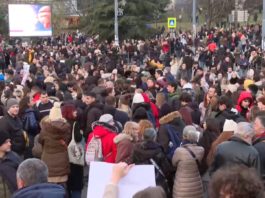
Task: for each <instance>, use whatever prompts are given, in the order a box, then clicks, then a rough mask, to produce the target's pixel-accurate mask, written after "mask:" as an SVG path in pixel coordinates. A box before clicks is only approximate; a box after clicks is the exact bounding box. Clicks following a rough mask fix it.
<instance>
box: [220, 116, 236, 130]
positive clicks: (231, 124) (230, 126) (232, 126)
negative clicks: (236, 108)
mask: <svg viewBox="0 0 265 198" xmlns="http://www.w3.org/2000/svg"><path fill="white" fill-rule="evenodd" d="M236 129H237V123H236V122H235V121H233V120H228V119H226V120H225V123H224V127H223V132H225V131H233V132H234V131H235V130H236Z"/></svg>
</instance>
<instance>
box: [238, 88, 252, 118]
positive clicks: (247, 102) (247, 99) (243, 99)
mask: <svg viewBox="0 0 265 198" xmlns="http://www.w3.org/2000/svg"><path fill="white" fill-rule="evenodd" d="M252 105H253V97H252V95H251V93H250V92H248V91H243V92H241V94H240V96H239V98H238V100H237V105H236V109H237V111H238V113H239V114H240V115H241V116H243V117H244V118H247V114H248V112H249V109H250V108H251V107H252Z"/></svg>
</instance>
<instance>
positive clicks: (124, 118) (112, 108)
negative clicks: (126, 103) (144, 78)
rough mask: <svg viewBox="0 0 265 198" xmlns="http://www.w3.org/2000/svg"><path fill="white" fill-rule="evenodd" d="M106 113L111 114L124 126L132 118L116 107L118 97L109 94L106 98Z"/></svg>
mask: <svg viewBox="0 0 265 198" xmlns="http://www.w3.org/2000/svg"><path fill="white" fill-rule="evenodd" d="M104 114H111V115H112V116H113V118H114V120H115V121H117V122H119V123H120V124H121V125H122V126H124V125H125V123H126V122H128V121H129V120H130V118H129V115H128V114H127V113H125V112H124V111H120V110H118V109H117V108H116V98H115V97H114V96H107V97H106V98H105V106H104Z"/></svg>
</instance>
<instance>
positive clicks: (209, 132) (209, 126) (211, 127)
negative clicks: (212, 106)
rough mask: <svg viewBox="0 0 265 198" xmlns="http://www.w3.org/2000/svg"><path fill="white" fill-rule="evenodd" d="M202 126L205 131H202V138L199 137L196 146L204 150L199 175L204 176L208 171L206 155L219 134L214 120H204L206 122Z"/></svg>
mask: <svg viewBox="0 0 265 198" xmlns="http://www.w3.org/2000/svg"><path fill="white" fill-rule="evenodd" d="M203 125H204V126H203V127H204V129H205V130H204V131H203V133H202V136H201V137H200V140H199V142H198V145H199V146H202V147H203V148H204V155H203V158H202V161H201V166H200V173H201V174H204V173H205V172H206V171H207V169H208V166H207V156H208V153H209V151H210V149H211V146H212V143H213V142H214V141H215V140H216V139H217V137H218V136H219V134H220V132H219V128H218V124H217V122H216V120H215V119H213V118H209V119H207V120H206V122H205V123H204V124H203Z"/></svg>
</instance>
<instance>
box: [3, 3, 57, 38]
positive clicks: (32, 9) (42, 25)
mask: <svg viewBox="0 0 265 198" xmlns="http://www.w3.org/2000/svg"><path fill="white" fill-rule="evenodd" d="M8 13H9V35H10V36H11V37H20V36H27V37H32V36H52V25H51V21H52V10H51V6H50V5H32V4H9V5H8Z"/></svg>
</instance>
